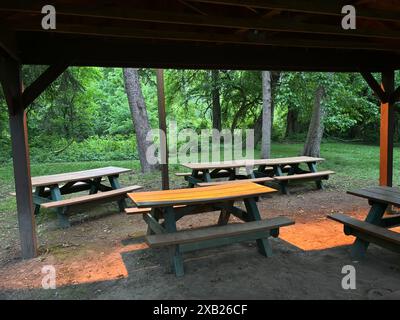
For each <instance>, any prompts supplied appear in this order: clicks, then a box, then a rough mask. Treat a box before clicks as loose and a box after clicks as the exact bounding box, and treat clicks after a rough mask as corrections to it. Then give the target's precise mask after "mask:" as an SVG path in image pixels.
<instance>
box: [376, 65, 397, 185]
mask: <svg viewBox="0 0 400 320" xmlns="http://www.w3.org/2000/svg"><path fill="white" fill-rule="evenodd" d="M382 85H383V89H384V91H385V93H386V95H387V96H388V97H389V96H390V95H391V94H392V93H393V92H394V71H393V70H390V71H385V72H382ZM394 111H395V110H394V103H391V102H387V103H381V125H380V171H379V184H380V185H381V186H392V181H393V136H394Z"/></svg>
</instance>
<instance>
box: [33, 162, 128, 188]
mask: <svg viewBox="0 0 400 320" xmlns="http://www.w3.org/2000/svg"><path fill="white" fill-rule="evenodd" d="M130 171H132V170H131V169H126V168H119V167H105V168H97V169H90V170H83V171H76V172H66V173H59V174H52V175H47V176H38V177H32V187H41V186H51V185H56V184H59V183H64V182H73V181H81V180H86V179H94V178H100V177H105V176H113V175H118V174H121V173H126V172H130Z"/></svg>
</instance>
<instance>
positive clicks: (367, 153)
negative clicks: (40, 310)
mask: <svg viewBox="0 0 400 320" xmlns="http://www.w3.org/2000/svg"><path fill="white" fill-rule="evenodd" d="M302 148H303V144H301V143H287V144H286V143H279V144H273V145H272V157H274V158H276V157H290V156H298V155H299V154H300V152H301V150H302ZM258 155H259V152H256V154H255V157H257V156H258ZM399 156H400V149H399V148H395V151H394V159H395V162H394V181H393V185H399V184H400V176H399V171H398V168H399V165H400V157H399ZM321 157H324V158H325V159H326V161H325V162H323V163H321V164H320V165H319V170H326V169H330V170H334V171H335V172H336V174H335V175H333V176H332V178H330V179H329V182H328V184H327V186H328V190H337V191H339V192H345V191H346V190H348V189H352V188H358V187H363V186H368V185H376V184H377V183H378V178H379V147H378V146H367V145H357V144H344V143H331V142H329V143H323V144H322V146H321ZM111 165H112V166H120V167H126V168H131V169H133V170H134V172H133V174H129V175H128V174H124V175H121V177H120V181H121V184H123V185H132V184H138V185H141V186H143V187H144V188H145V189H159V188H161V178H160V173H159V172H155V173H151V174H142V173H140V164H139V162H138V161H137V160H129V161H128V160H125V161H87V162H56V163H45V162H43V163H37V162H35V161H32V164H31V174H32V176H38V175H46V174H55V173H62V172H71V171H79V170H85V169H93V168H98V167H104V166H111ZM177 171H180V172H184V171H186V169H185V168H182V167H181V166H180V165H171V166H170V179H171V183H170V184H171V187H172V188H176V187H184V186H186V182H185V181H184V180H183V179H182V178H181V177H176V176H175V175H174V174H173V173H174V172H177ZM13 191H14V181H13V167H12V164H10V163H9V164H3V165H2V166H1V167H0V250H2V249H4V248H5V247H6V246H7V245H8V244H9V243H12V242H14V243H15V242H16V241H18V232H17V216H16V203H15V197H14V196H12V195H10V193H11V192H13ZM95 210H98V209H95ZM96 213H97V211H96ZM55 219H56V214H55V212H54V210H42V211H41V214H40V215H39V216H38V217H37V220H36V222H37V224H38V232H39V234H40V233H41V232H42V226H43V227H44V226H45V225H44V223H45V222H47V221H49V220H55Z"/></svg>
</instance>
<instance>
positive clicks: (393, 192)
mask: <svg viewBox="0 0 400 320" xmlns="http://www.w3.org/2000/svg"><path fill="white" fill-rule="evenodd" d="M347 193H349V194H351V195H354V196H357V197H362V198H365V199H368V202H369V204H370V205H371V209H370V210H369V213H368V215H367V217H366V219H365V221H360V220H358V219H354V218H352V217H349V216H346V215H344V214H333V215H329V216H328V218H330V219H332V220H335V221H337V222H340V223H343V225H344V233H345V234H346V235H353V236H355V237H356V240H355V242H354V244H353V245H352V247H351V250H350V253H351V255H352V257H353V258H357V259H358V258H362V257H364V256H365V253H366V251H367V249H368V246H369V243H375V244H377V245H379V246H381V247H384V248H387V249H389V250H392V251H395V252H400V234H399V233H398V232H395V231H392V230H388V228H392V227H396V226H399V225H400V215H393V216H387V217H384V213H385V211H386V209H387V207H388V205H394V206H397V207H399V206H400V190H399V189H397V188H393V187H385V186H379V187H370V188H364V189H360V190H355V191H348V192H347Z"/></svg>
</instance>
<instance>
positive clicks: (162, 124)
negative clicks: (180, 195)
mask: <svg viewBox="0 0 400 320" xmlns="http://www.w3.org/2000/svg"><path fill="white" fill-rule="evenodd" d="M156 75H157V98H158V122H159V129H160V156H161V179H162V188H163V190H168V189H169V173H168V141H167V119H166V118H167V116H166V112H165V94H164V70H163V69H157V70H156Z"/></svg>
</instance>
